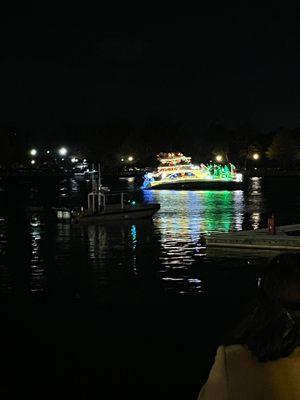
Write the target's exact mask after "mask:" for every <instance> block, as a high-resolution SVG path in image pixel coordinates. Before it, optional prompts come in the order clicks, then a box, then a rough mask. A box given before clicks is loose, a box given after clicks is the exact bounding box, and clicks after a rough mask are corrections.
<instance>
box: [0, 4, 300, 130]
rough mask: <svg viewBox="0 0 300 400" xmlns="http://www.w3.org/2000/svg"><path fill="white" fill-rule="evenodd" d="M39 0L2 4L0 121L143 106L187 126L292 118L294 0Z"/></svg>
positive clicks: (78, 116)
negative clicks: (63, 0)
mask: <svg viewBox="0 0 300 400" xmlns="http://www.w3.org/2000/svg"><path fill="white" fill-rule="evenodd" d="M41 3H42V2H40V4H35V5H34V6H33V7H32V9H29V8H23V9H17V8H14V7H13V6H11V8H10V9H6V10H2V13H1V62H0V71H1V74H0V76H1V84H0V85H1V124H2V125H5V124H7V125H11V126H14V127H16V128H18V129H21V130H27V131H33V132H34V131H35V132H37V131H39V132H46V131H47V132H50V133H51V134H53V135H58V134H59V132H60V131H63V127H64V126H66V125H68V124H73V125H76V124H80V125H82V126H91V125H97V124H98V123H100V122H101V121H103V120H105V119H107V118H114V117H118V118H119V117H124V118H128V119H129V120H132V121H133V122H134V123H135V124H136V125H137V126H138V125H140V124H143V121H144V119H145V117H146V116H147V115H149V114H151V113H156V114H159V115H160V116H161V117H162V118H170V119H171V120H172V119H174V120H182V121H186V123H187V124H189V125H190V126H191V128H192V130H193V131H194V132H201V131H202V130H204V129H206V127H207V126H208V124H209V123H210V122H211V121H220V122H222V123H223V124H225V125H228V126H230V125H231V126H235V125H238V124H243V123H251V124H254V125H255V126H257V127H258V128H259V129H262V130H271V129H274V128H276V127H279V126H286V127H295V126H299V125H300V113H299V104H300V79H299V77H300V72H299V71H300V58H299V13H298V10H296V9H292V8H288V7H287V5H283V3H282V7H284V9H282V8H280V7H278V8H276V7H275V6H272V7H271V8H269V7H268V8H267V7H266V8H261V7H259V8H253V7H250V6H246V5H245V4H246V3H245V2H244V4H243V6H240V7H239V8H230V7H229V6H228V4H226V5H224V6H223V7H221V8H220V6H218V5H217V4H212V5H211V6H210V7H209V8H207V7H206V8H205V9H201V8H194V9H193V8H189V7H188V3H186V2H183V3H182V4H181V5H180V6H179V5H178V6H177V7H175V6H174V5H172V4H171V3H169V4H166V3H164V4H165V5H164V6H162V5H161V4H159V3H155V2H148V3H143V2H140V4H139V5H136V4H133V3H132V5H131V6H130V7H129V8H128V7H125V6H120V5H119V4H118V3H110V5H109V6H106V7H102V6H98V7H95V6H90V7H89V6H87V5H84V3H82V4H81V6H80V7H79V6H75V5H74V4H70V5H69V6H68V7H67V6H62V5H61V4H59V3H55V2H51V3H48V6H45V4H41ZM141 3H142V4H141ZM200 4H201V3H199V5H200Z"/></svg>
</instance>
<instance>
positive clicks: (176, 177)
mask: <svg viewBox="0 0 300 400" xmlns="http://www.w3.org/2000/svg"><path fill="white" fill-rule="evenodd" d="M157 158H158V161H159V167H158V168H157V170H156V171H153V172H148V173H147V174H146V175H145V176H144V183H143V185H142V189H189V188H214V187H215V188H220V189H223V188H224V189H226V188H229V189H230V188H232V189H234V188H237V187H238V186H239V185H241V183H242V181H243V176H242V174H241V173H238V172H237V170H236V168H235V166H234V165H233V164H231V163H228V164H221V163H218V164H213V163H210V164H201V165H194V164H192V163H191V157H186V156H184V155H183V154H182V153H160V154H159V155H158V156H157Z"/></svg>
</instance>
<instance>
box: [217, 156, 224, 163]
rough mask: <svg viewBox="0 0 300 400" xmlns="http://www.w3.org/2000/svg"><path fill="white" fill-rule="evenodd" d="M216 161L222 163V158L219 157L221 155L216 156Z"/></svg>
mask: <svg viewBox="0 0 300 400" xmlns="http://www.w3.org/2000/svg"><path fill="white" fill-rule="evenodd" d="M216 160H217V161H218V162H221V161H223V157H222V156H221V154H218V155H217V156H216Z"/></svg>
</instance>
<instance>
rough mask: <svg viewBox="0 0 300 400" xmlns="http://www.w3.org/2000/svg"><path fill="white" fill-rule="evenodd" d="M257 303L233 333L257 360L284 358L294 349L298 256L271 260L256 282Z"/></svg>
mask: <svg viewBox="0 0 300 400" xmlns="http://www.w3.org/2000/svg"><path fill="white" fill-rule="evenodd" d="M257 292H258V293H257V299H256V304H255V306H254V308H253V311H252V313H250V315H249V316H248V317H247V318H246V319H245V320H244V321H243V322H242V324H241V325H240V326H239V328H238V329H237V331H236V334H235V342H238V343H240V344H243V345H246V346H247V347H248V348H249V350H250V351H251V352H252V354H253V355H254V356H256V357H257V359H258V360H259V361H268V360H276V359H278V358H281V357H287V356H288V355H289V354H291V353H292V352H293V350H294V348H295V347H296V346H297V341H298V339H299V338H298V336H299V335H298V323H297V318H296V314H297V312H296V311H297V310H300V254H298V253H283V254H280V255H278V256H276V257H275V258H273V259H272V260H271V262H270V263H269V264H268V266H267V267H266V268H265V270H264V271H263V273H262V275H261V277H260V278H259V281H258V289H257Z"/></svg>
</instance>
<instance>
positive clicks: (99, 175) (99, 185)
mask: <svg viewBox="0 0 300 400" xmlns="http://www.w3.org/2000/svg"><path fill="white" fill-rule="evenodd" d="M100 189H101V168H100V163H98V190H100Z"/></svg>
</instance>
